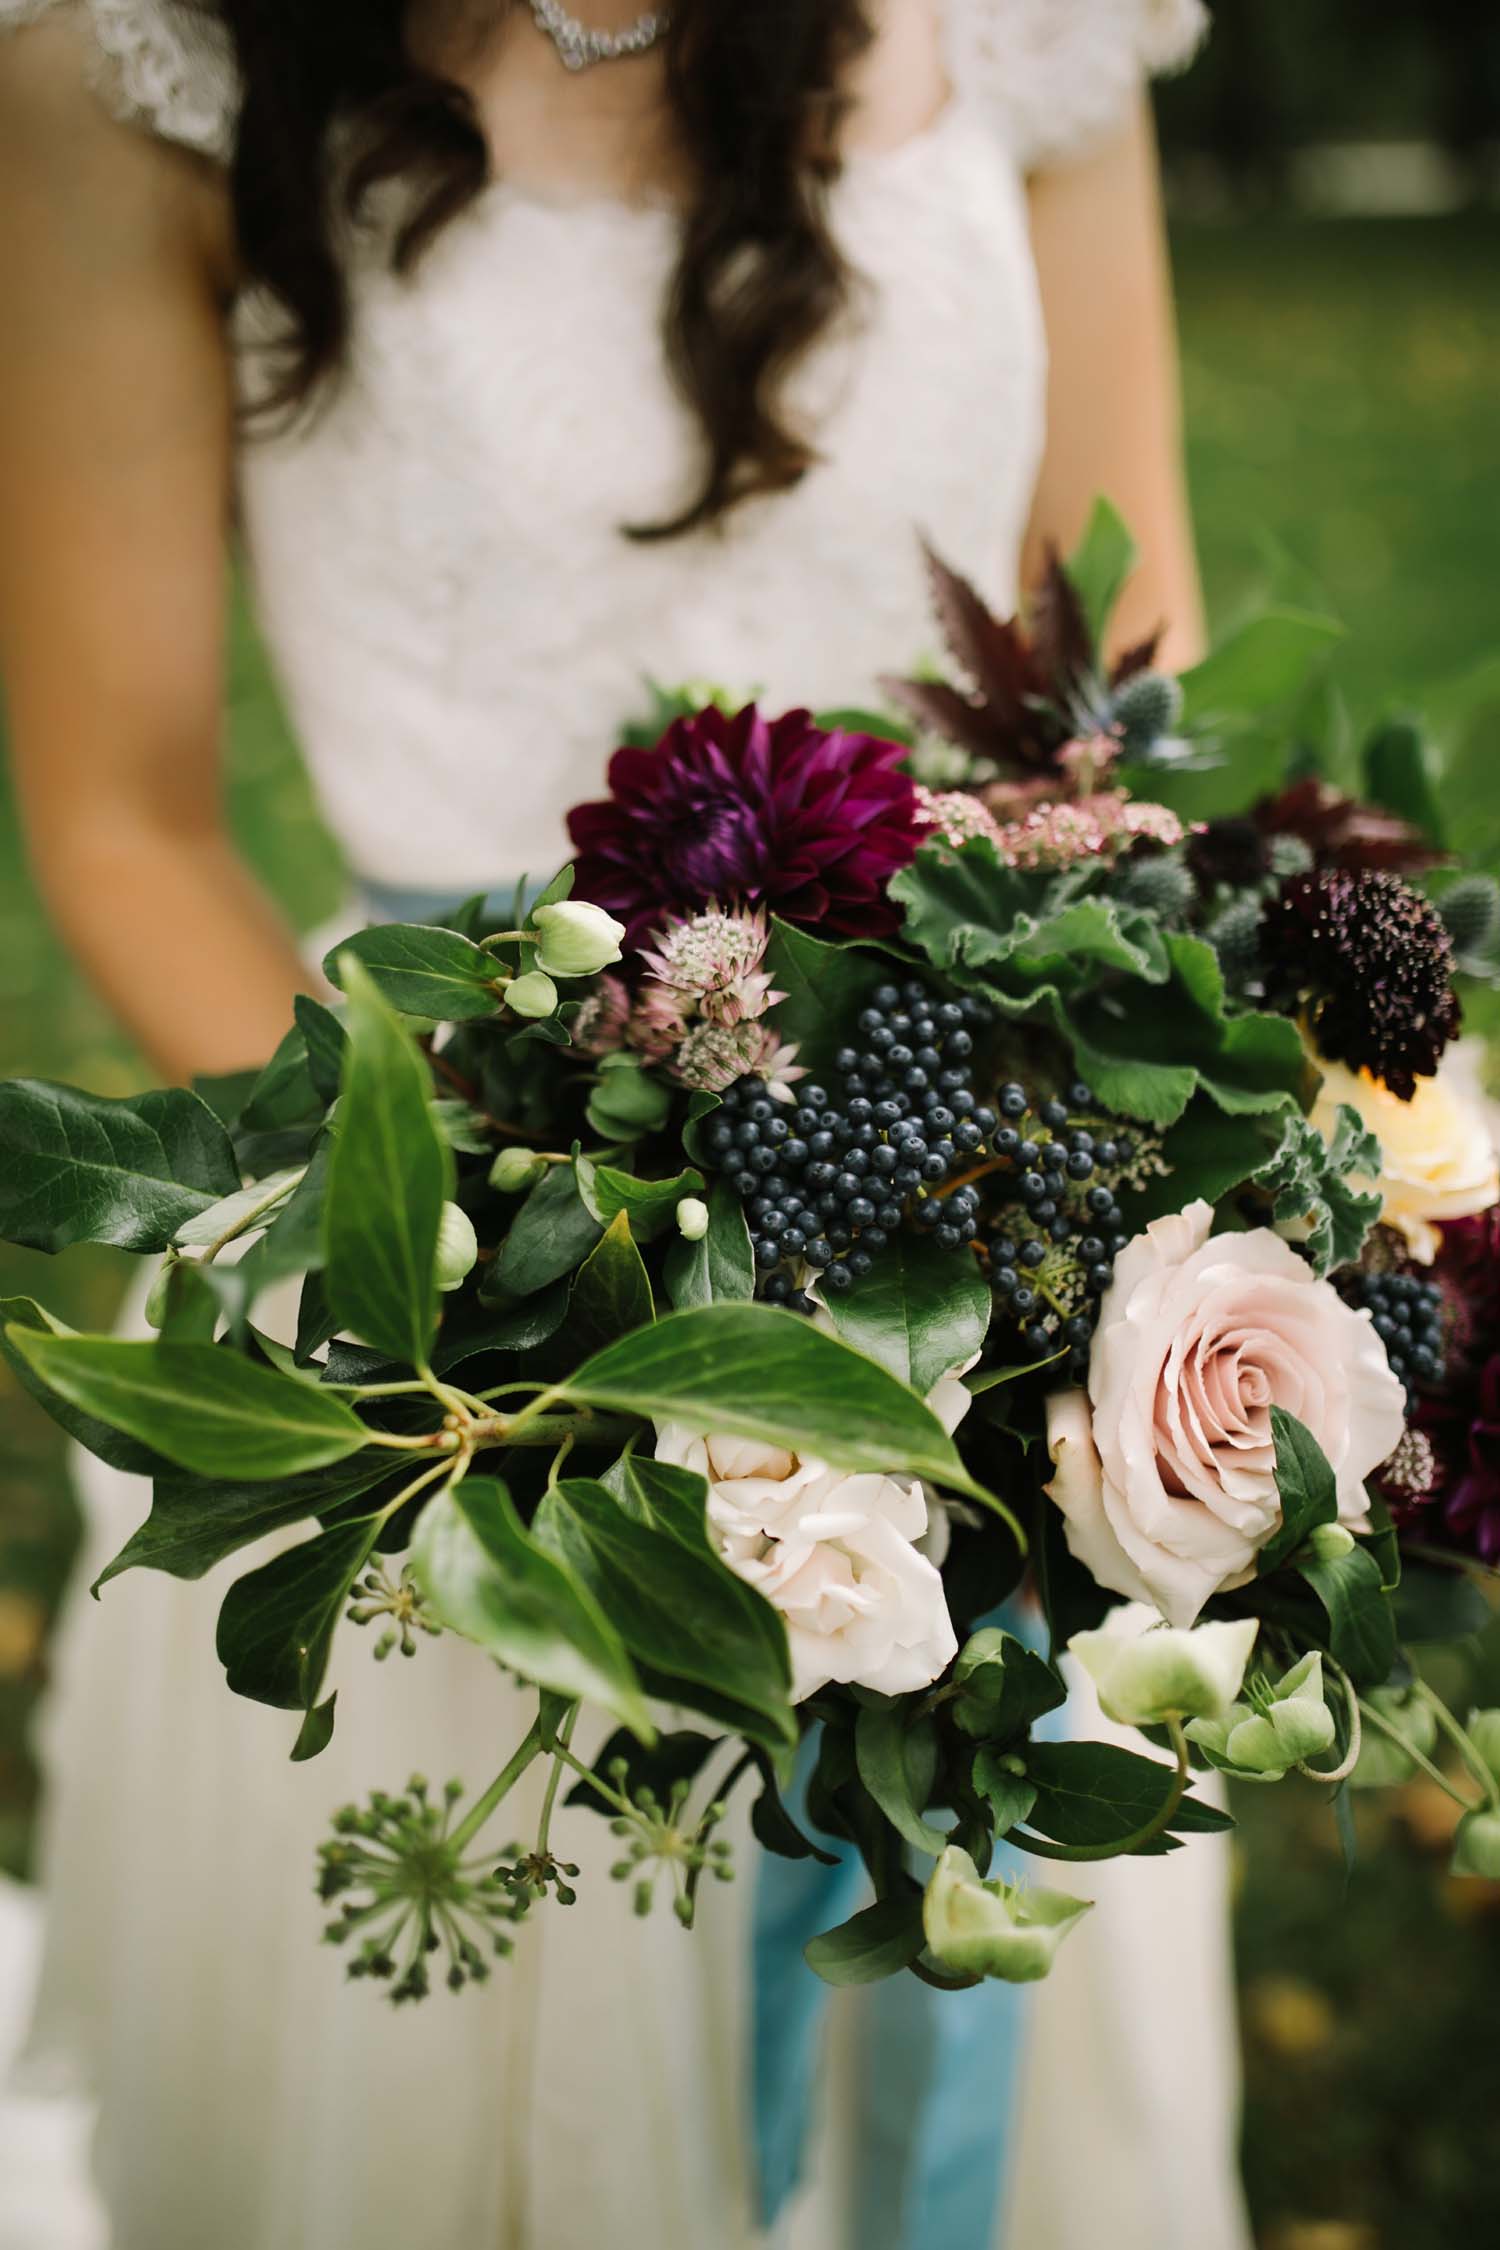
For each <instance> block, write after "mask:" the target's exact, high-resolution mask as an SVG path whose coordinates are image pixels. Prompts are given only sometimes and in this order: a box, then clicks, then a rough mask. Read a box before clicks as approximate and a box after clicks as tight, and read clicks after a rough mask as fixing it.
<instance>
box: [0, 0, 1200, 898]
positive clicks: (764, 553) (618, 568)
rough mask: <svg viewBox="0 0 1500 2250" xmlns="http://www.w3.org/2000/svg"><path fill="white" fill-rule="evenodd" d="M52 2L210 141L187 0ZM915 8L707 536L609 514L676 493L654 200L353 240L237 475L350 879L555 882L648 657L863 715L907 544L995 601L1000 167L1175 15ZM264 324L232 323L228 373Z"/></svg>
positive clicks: (664, 503)
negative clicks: (919, 59) (343, 354)
mask: <svg viewBox="0 0 1500 2250" xmlns="http://www.w3.org/2000/svg"><path fill="white" fill-rule="evenodd" d="M56 5H71V6H75V7H81V8H84V9H86V11H87V13H88V15H89V16H90V17H91V18H92V22H93V30H94V34H95V41H96V50H97V55H98V60H99V70H100V84H101V88H102V90H103V92H104V93H105V95H106V97H107V98H108V99H109V100H110V101H111V102H112V104H113V106H114V107H116V108H117V109H118V110H119V111H121V112H122V113H123V114H126V115H129V116H131V117H133V118H136V119H139V120H141V121H143V122H146V123H149V124H150V125H151V126H152V127H153V128H154V129H155V130H156V131H158V132H160V133H162V134H164V135H166V136H168V137H170V138H172V139H175V140H178V141H180V142H183V143H184V144H186V145H188V146H191V147H193V148H195V149H198V150H200V151H202V152H204V153H206V154H208V155H221V154H222V153H223V152H224V150H225V149H226V148H227V146H228V144H229V141H230V138H231V135H232V123H233V106H234V89H233V79H232V73H231V70H230V67H229V60H228V56H227V51H226V49H225V47H224V44H223V42H222V39H221V37H220V36H219V35H218V33H217V31H216V30H215V28H214V27H213V25H212V23H211V20H209V19H205V18H204V17H203V16H202V15H200V13H199V11H198V10H197V9H196V8H195V7H193V6H192V5H191V4H190V0H0V25H4V24H5V23H7V22H11V21H18V20H21V19H23V18H26V19H29V18H30V17H32V16H34V15H37V14H39V13H41V12H42V11H43V9H44V8H46V7H47V6H56ZM945 7H946V11H947V20H948V30H949V35H950V40H949V43H950V78H951V81H952V89H953V90H952V97H951V99H950V101H949V104H948V106H947V108H946V109H945V110H944V111H943V112H942V114H941V115H940V117H939V118H938V120H937V121H936V123H935V124H934V125H932V126H931V127H930V128H929V129H928V130H927V131H925V132H924V133H922V134H920V135H919V136H918V137H917V138H916V139H914V140H912V141H909V142H907V143H906V144H905V145H904V146H902V147H900V148H898V149H896V150H895V151H893V152H890V153H886V154H879V155H856V156H854V157H853V158H852V159H851V160H850V161H849V162H848V164H847V165H846V167H845V170H844V174H843V177H842V178H841V180H840V181H839V183H838V186H837V188H836V189H835V191H834V192H835V198H836V201H835V208H834V218H835V223H836V226H837V228H838V231H839V234H840V237H841V240H842V242H843V245H844V247H845V250H846V252H847V254H848V256H849V257H850V259H851V260H852V262H853V264H854V266H855V268H856V269H857V270H858V271H859V272H860V274H861V275H863V276H864V278H865V282H866V284H867V286H866V288H865V289H864V291H863V292H862V294H861V297H860V301H859V308H858V311H857V313H856V314H855V315H854V316H853V317H852V318H851V319H850V320H849V321H847V322H846V323H845V324H844V326H843V328H842V329H841V330H840V332H839V333H837V334H835V335H832V336H830V337H828V338H827V339H825V340H824V342H823V343H822V344H820V346H819V347H818V348H817V349H816V350H815V352H814V353H813V354H812V355H811V356H810V357H809V358H808V359H807V360H806V361H805V362H804V363H803V365H802V366H801V367H800V368H799V369H798V370H797V374H796V379H795V386H794V394H793V396H794V403H795V406H796V408H797V410H798V412H799V414H800V415H801V416H802V417H803V418H804V419H808V420H810V421H811V422H812V424H813V425H814V428H815V431H816V435H817V438H818V442H819V446H820V451H821V455H822V458H821V459H820V461H819V463H818V465H817V466H816V467H815V468H814V469H813V470H812V471H811V472H810V473H809V474H808V476H807V477H806V478H805V479H804V481H803V482H802V484H801V485H800V486H799V487H798V488H797V489H796V490H795V491H792V492H789V493H784V494H778V495H774V496H772V497H770V498H766V499H760V500H756V501H753V502H750V503H749V504H747V505H745V506H744V507H742V508H741V509H739V510H738V511H736V513H735V514H734V515H733V516H732V517H731V519H730V521H729V523H728V525H727V526H726V527H725V528H724V529H722V530H721V531H719V532H709V533H704V534H700V535H694V536H690V537H688V538H683V539H677V540H671V541H667V542H664V543H661V544H657V545H649V546H644V547H642V546H637V545H632V544H627V543H626V541H625V540H624V539H623V538H622V537H621V536H620V533H619V530H618V526H619V525H620V524H621V523H623V522H627V521H638V520H642V519H649V518H650V517H652V516H657V515H660V514H662V513H663V512H665V511H667V510H669V509H671V508H672V507H673V506H674V505H675V504H677V503H679V502H680V500H681V499H682V498H683V497H684V495H685V493H686V491H687V490H688V488H689V487H690V485H691V482H692V477H693V470H694V466H695V460H696V455H695V450H694V448H695V442H696V441H695V431H694V429H693V427H692V425H691V423H690V421H689V420H688V418H687V416H686V414H685V412H684V410H683V408H682V407H681V405H680V404H679V403H678V401H677V400H676V398H675V395H674V394H673V392H672V391H671V389H670V386H669V384H668V382H667V380H666V377H665V374H664V371H663V367H662V355H661V345H660V337H659V325H658V323H659V307H660V301H661V296H662V291H663V288H664V285H665V282H666V279H667V276H668V273H669V271H670V268H671V264H672V261H673V256H674V251H675V222H674V218H673V215H672V213H671V212H670V211H669V210H667V209H665V208H659V207H653V206H637V205H632V206H625V205H621V204H617V203H610V202H598V201H596V202H589V203H585V204H571V205H567V206H563V205H559V204H556V203H552V202H547V201H543V200H540V199H538V198H536V197H532V196H529V195H526V194H524V193H521V192H519V191H517V190H515V189H513V188H511V187H510V186H508V185H507V184H506V183H505V182H504V181H503V180H502V181H497V182H496V183H495V184H494V185H493V186H492V187H491V188H490V189H488V190H487V191H486V192H485V193H484V194H483V195H482V196H481V197H480V199H479V200H478V202H477V203H475V204H474V205H472V206H471V207H470V208H469V209H468V210H467V211H466V212H465V213H463V214H462V215H461V216H460V217H459V218H458V219H457V220H456V221H455V222H454V223H453V224H452V225H451V226H450V227H449V228H448V229H447V230H446V231H445V232H444V233H443V235H442V236H440V238H439V240H438V242H437V244H436V245H435V247H434V249H433V250H432V252H431V253H430V255H429V256H428V258H427V259H426V261H425V262H424V263H423V264H422V266H421V267H420V269H419V271H418V273H417V275H416V277H415V279H413V280H401V279H398V278H396V277H395V276H394V275H393V274H392V273H391V272H390V271H389V268H388V265H387V264H386V263H385V261H384V260H383V259H382V258H380V257H379V256H378V255H376V254H375V253H374V251H373V250H370V251H368V252H366V253H364V254H362V255H361V257H360V264H359V269H358V271H357V274H356V280H355V289H356V297H355V304H356V319H355V345H354V353H353V364H352V366H351V368H350V371H349V375H348V378H347V380H346V381H345V382H344V383H343V384H342V385H341V387H340V388H339V389H338V390H337V391H336V392H335V393H334V394H333V396H332V398H331V399H330V401H329V403H328V405H327V407H326V409H325V410H324V411H323V412H322V413H321V414H320V415H319V416H318V417H317V418H316V420H315V421H314V422H313V423H312V424H311V425H310V426H309V427H308V428H306V429H305V430H304V431H302V432H301V433H300V434H298V435H289V436H279V437H276V438H274V439H266V438H258V439H254V440H252V441H250V442H249V443H247V445H246V446H245V448H244V449H243V451H242V454H241V459H240V464H239V478H240V487H241V512H242V520H243V524H244V528H245V536H246V542H247V547H248V552H249V558H250V566H251V571H252V576H253V581H254V586H255V591H256V597H257V602H258V607H259V611H260V616H261V622H262V626H263V629H264V632H265V635H266V639H267V643H268V646H269V648H270V650H271V653H272V656H273V659H274V661H275V664H276V666H277V669H278V671H279V674H280V677H281V681H282V684H283V687H284V690H285V693H286V696H287V699H288V704H289V708H290V710H291V714H292V717H293V721H294V724H295V725H296V727H297V729H298V732H299V734H300V737H301V740H302V743H303V746H304V749H305V753H306V755H307V758H308V762H309V765H310V767H311V770H312V774H313V777H314V781H315V783H316V785H317V788H318V790H319V793H320V796H321V798H322V801H323V804H324V807H325V810H326V812H327V814H328V817H329V819H330V821H331V823H332V826H333V828H334V830H335V832H336V834H337V835H338V836H339V838H340V839H341V841H342V842H343V844H344V847H345V850H346V852H347V854H348V856H349V858H350V861H351V863H352V865H353V866H354V868H355V869H356V870H357V871H359V872H360V873H362V874H364V875H367V876H368V877H370V878H371V879H373V880H375V881H378V882H380V883H383V884H393V885H406V886H411V887H413V888H421V889H429V890H430V889H439V890H443V889H447V890H452V891H454V892H457V891H459V890H461V889H468V888H470V887H473V888H478V887H481V886H483V885H486V884H490V883H495V882H498V881H499V880H500V879H501V878H503V877H507V876H514V875H518V874H520V873H522V872H528V871H529V872H531V873H539V872H543V871H548V870H550V868H551V867H552V866H553V865H554V864H556V863H557V861H559V860H560V859H561V858H562V857H563V856H564V855H565V850H566V846H565V840H564V834H563V816H564V814H565V812H566V810H567V808H568V806H569V805H570V804H572V803H574V802H576V801H577V800H578V799H580V798H582V797H586V796H589V795H591V794H595V793H597V789H598V785H599V782H600V778H601V774H602V769H603V764H604V761H605V758H606V756H607V754H608V752H609V750H610V749H611V747H612V746H613V738H614V730H615V728H616V727H617V725H618V724H619V723H620V721H621V720H622V719H623V718H624V717H626V716H627V715H628V714H630V713H632V712H634V711H636V710H638V709H639V708H640V707H641V705H642V704H643V701H644V700H645V698H644V693H643V682H644V680H645V679H646V678H647V677H648V676H649V677H650V678H654V679H657V680H660V681H664V682H669V683H670V682H676V681H680V680H683V679H686V678H689V677H691V678H705V677H707V678H711V679H714V680H716V681H721V682H723V683H724V684H725V685H727V686H729V687H732V688H734V689H736V690H743V691H746V692H748V691H750V690H756V691H758V692H761V693H763V694H764V695H765V696H766V697H767V698H768V699H769V700H770V701H772V702H773V703H776V704H781V705H787V704H791V703H810V704H813V705H818V704H821V703H840V704H847V703H850V702H857V701H859V700H861V699H866V700H868V699H869V698H870V696H871V695H872V693H873V692H874V682H875V679H876V677H877V675H878V674H880V673H881V672H886V671H892V670H899V669H901V668H903V667H906V666H909V665H910V664H911V663H913V662H914V661H915V660H916V659H917V658H918V657H919V656H920V655H921V653H922V651H923V649H924V648H925V647H926V645H927V644H928V642H929V640H930V628H929V625H928V620H927V609H926V598H925V590H924V584H923V576H922V570H921V564H920V555H919V546H918V537H919V533H925V534H926V535H927V537H928V538H930V539H931V540H932V542H933V543H934V545H935V546H937V548H938V549H939V550H940V551H941V552H942V553H943V554H944V555H945V556H947V557H948V558H949V559H950V560H951V561H953V562H954V563H955V564H957V565H958V566H959V567H960V568H962V569H964V570H966V571H968V572H969V573H971V574H972V575H973V576H974V577H975V578H976V579H977V580H978V581H979V582H980V584H981V585H982V586H983V587H984V588H985V590H986V591H987V593H988V594H989V596H990V597H991V599H993V600H994V601H996V602H999V603H1002V604H1004V603H1007V602H1010V601H1011V600H1012V599H1013V598H1014V594H1015V583H1014V574H1015V566H1016V557H1017V550H1018V546H1019V541H1020V535H1021V531H1022V529H1023V526H1024V523H1025V520H1026V515H1027V510H1028V505H1029V499H1030V493H1031V487H1032V484H1033V481H1034V478H1035V474H1036V469H1037V464H1038V460H1039V456H1040V449H1041V442H1042V422H1043V384H1044V369H1045V342H1044V337H1043V333H1042V324H1041V317H1040V309H1039V305H1038V300H1037V291H1036V285H1035V275H1034V272H1033V268H1032V263H1031V255H1030V249H1029V244H1028V239H1027V231H1026V214H1025V199H1024V186H1023V183H1024V176H1025V173H1026V172H1027V170H1028V169H1030V168H1032V167H1033V166H1035V165H1037V164H1040V163H1048V162H1053V161H1057V160H1059V159H1062V158H1064V157H1066V156H1067V155H1068V154H1070V153H1071V152H1072V151H1073V150H1074V149H1076V148H1077V147H1078V146H1079V145H1080V144H1081V143H1083V142H1086V141H1087V140H1088V138H1089V137H1090V136H1091V135H1094V134H1097V133H1099V132H1101V131H1104V130H1107V129H1108V127H1109V125H1110V124H1111V123H1112V122H1113V121H1115V120H1116V119H1117V118H1118V117H1119V116H1120V114H1121V112H1122V109H1123V106H1124V104H1125V102H1126V101H1127V100H1128V96H1129V93H1130V91H1131V89H1132V88H1133V86H1134V85H1135V84H1136V83H1137V82H1138V80H1139V78H1140V77H1141V75H1142V73H1143V72H1144V71H1145V70H1147V69H1150V68H1156V67H1160V66H1163V65H1166V64H1168V63H1171V62H1175V61H1178V60H1180V59H1182V57H1183V56H1184V54H1185V53H1186V52H1187V51H1188V50H1189V49H1190V48H1191V45H1192V43H1193V41H1194V39H1195V37H1196V35H1197V33H1198V30H1199V28H1200V24H1201V13H1202V11H1201V7H1200V0H945ZM265 327H266V313H265V308H264V307H262V306H260V305H258V304H257V303H256V302H255V301H254V300H247V301H246V302H245V303H243V304H242V305H241V306H240V308H239V310H238V314H237V318H236V334H237V345H238V350H239V356H240V361H241V367H242V378H243V381H244V383H245V384H246V386H247V387H253V384H254V381H255V369H256V360H257V354H258V351H259V349H260V346H261V344H262V342H263V340H264V335H265Z"/></svg>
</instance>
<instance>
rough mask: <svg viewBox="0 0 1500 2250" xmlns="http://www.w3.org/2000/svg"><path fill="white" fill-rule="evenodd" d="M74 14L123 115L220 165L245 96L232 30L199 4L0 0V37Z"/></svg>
mask: <svg viewBox="0 0 1500 2250" xmlns="http://www.w3.org/2000/svg"><path fill="white" fill-rule="evenodd" d="M61 10H67V11H69V12H71V13H73V14H75V15H76V16H77V17H78V18H79V19H80V21H81V23H82V25H83V27H84V28H85V30H86V32H87V34H88V39H89V45H90V49H91V52H92V55H93V59H94V78H95V82H96V84H97V86H98V89H99V92H100V94H101V96H102V98H103V99H104V101H105V102H106V103H107V104H108V106H109V108H110V109H111V110H112V111H113V112H114V114H115V115H116V116H117V117H120V118H123V119H125V120H126V122H127V123H130V124H133V125H139V126H141V127H142V128H143V130H145V131H148V132H153V133H159V134H160V135H161V137H162V139H163V140H169V141H176V142H177V143H179V145H180V146H182V147H183V148H191V149H196V150H198V151H199V152H200V154H202V155H205V156H212V157H215V158H217V159H219V160H220V161H221V162H222V161H224V160H226V159H227V158H228V156H229V153H230V149H231V146H232V143H233V138H234V118H235V111H236V108H237V106H238V100H239V94H238V86H237V82H236V76H235V68H234V58H233V54H232V51H231V48H230V42H229V37H228V34H227V32H226V31H225V29H224V27H223V25H222V24H221V23H220V22H219V21H218V19H217V17H216V16H214V14H213V13H212V12H211V10H210V9H209V8H208V7H206V6H199V5H197V4H195V0H0V33H3V32H6V31H12V30H17V29H19V28H20V26H21V25H22V24H28V23H36V22H39V21H40V19H41V18H42V17H43V16H47V15H51V14H53V13H54V12H57V11H61Z"/></svg>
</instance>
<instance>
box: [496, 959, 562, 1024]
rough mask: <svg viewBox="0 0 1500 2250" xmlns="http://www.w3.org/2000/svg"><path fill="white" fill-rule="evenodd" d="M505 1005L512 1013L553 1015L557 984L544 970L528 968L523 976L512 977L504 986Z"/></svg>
mask: <svg viewBox="0 0 1500 2250" xmlns="http://www.w3.org/2000/svg"><path fill="white" fill-rule="evenodd" d="M505 1005H506V1006H507V1008H509V1009H510V1011H511V1013H512V1015H517V1016H550V1015H555V1014H556V1012H557V986H556V985H555V984H554V983H553V982H552V979H551V978H550V977H549V976H548V975H547V974H546V973H545V971H544V970H541V969H528V970H527V971H526V974H525V975H524V976H520V977H512V978H511V980H510V983H509V984H508V985H507V986H506V987H505Z"/></svg>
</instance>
